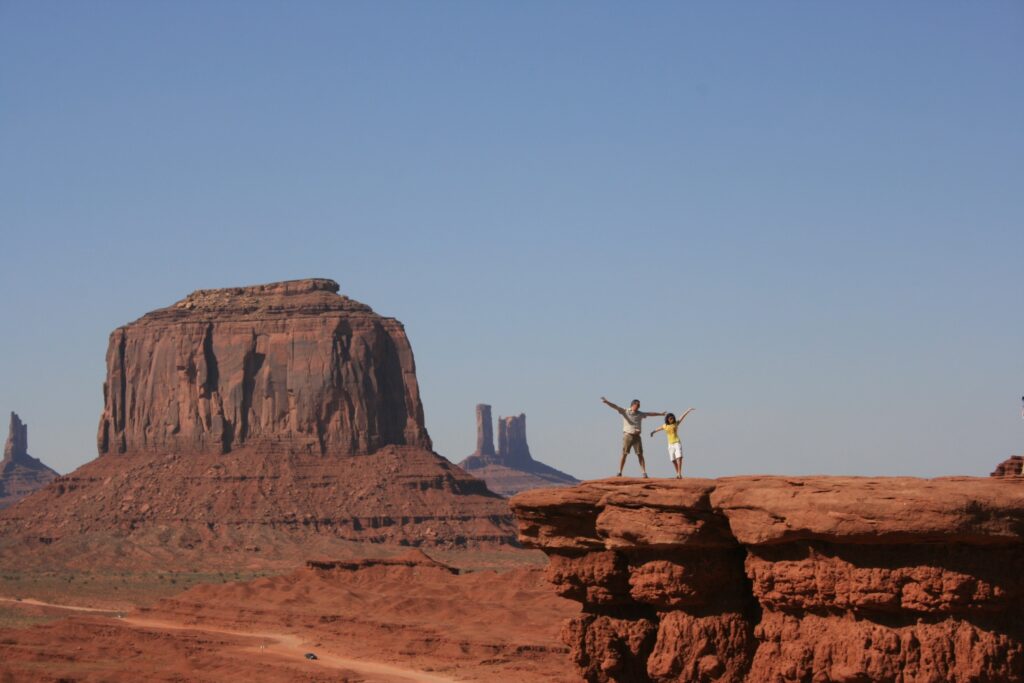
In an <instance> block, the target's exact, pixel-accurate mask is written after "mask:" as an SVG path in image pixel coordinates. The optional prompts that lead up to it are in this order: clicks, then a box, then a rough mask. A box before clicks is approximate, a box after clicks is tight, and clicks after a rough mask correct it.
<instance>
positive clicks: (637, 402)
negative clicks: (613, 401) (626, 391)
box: [629, 398, 640, 406]
mask: <svg viewBox="0 0 1024 683" xmlns="http://www.w3.org/2000/svg"><path fill="white" fill-rule="evenodd" d="M629 405H631V406H638V405H640V399H638V398H634V399H633V400H632V401H630V402H629Z"/></svg>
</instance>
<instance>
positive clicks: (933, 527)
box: [511, 477, 1024, 683]
mask: <svg viewBox="0 0 1024 683" xmlns="http://www.w3.org/2000/svg"><path fill="white" fill-rule="evenodd" d="M511 505H512V507H513V511H514V512H515V514H516V516H517V518H518V520H519V529H520V540H521V541H522V542H523V543H524V544H526V545H528V546H533V547H537V548H540V549H542V550H544V552H545V553H547V554H548V556H549V558H550V561H549V565H548V570H547V576H548V579H549V580H550V581H551V582H552V583H553V584H554V586H555V590H556V592H558V593H559V594H560V595H562V596H563V597H567V598H570V599H572V600H576V601H578V602H581V603H582V604H583V609H584V614H583V615H582V616H580V617H578V618H575V619H573V620H571V621H570V622H569V623H568V624H567V625H566V627H565V629H564V630H563V638H564V640H565V642H566V643H567V644H568V645H569V646H570V647H571V648H572V653H573V660H574V662H575V663H576V665H577V667H578V670H579V671H580V673H581V675H582V676H583V677H584V678H585V679H586V680H588V681H659V682H660V681H723V682H725V681H757V682H760V681H773V682H777V681H786V682H788V681H794V682H795V681H815V682H818V681H845V682H848V683H850V682H854V681H857V682H860V681H893V682H894V683H895V682H897V681H898V682H908V681H964V682H965V681H1019V680H1024V622H1022V621H1021V619H1020V616H1019V615H1020V614H1021V610H1022V608H1024V491H1022V490H1021V489H1020V487H1018V486H1017V485H1016V484H1014V483H1012V482H1008V481H1003V480H996V479H977V478H948V479H934V480H922V479H910V478H892V479H889V478H877V479H869V478H838V477H809V478H787V477H733V478H727V479H720V480H693V479H689V480H682V481H673V480H667V481H650V480H629V479H626V480H621V479H615V480H604V481H596V482H588V483H585V484H583V485H581V486H577V487H574V488H569V489H553V490H536V491H529V492H527V493H523V494H520V495H518V496H516V497H515V498H513V499H512V501H511Z"/></svg>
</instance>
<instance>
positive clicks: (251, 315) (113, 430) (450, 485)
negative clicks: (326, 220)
mask: <svg viewBox="0 0 1024 683" xmlns="http://www.w3.org/2000/svg"><path fill="white" fill-rule="evenodd" d="M337 291H338V284H337V283H335V282H333V281H331V280H321V279H310V280H297V281H291V282H281V283H274V284H268V285H257V286H252V287H236V288H230V289H222V290H200V291H197V292H194V293H193V294H191V295H189V296H188V297H186V298H185V299H184V300H182V301H179V302H178V303H176V304H174V305H173V306H170V307H168V308H163V309H160V310H158V311H154V312H153V313H150V314H148V315H145V316H143V317H142V318H141V319H139V320H137V321H136V322H134V323H131V324H129V325H126V326H124V327H121V328H118V329H117V330H115V331H114V332H113V334H112V335H111V337H110V347H109V350H108V353H107V378H106V382H105V383H104V388H103V389H104V390H103V393H104V399H105V402H104V408H103V413H102V416H101V418H100V427H99V442H98V447H99V457H98V458H96V459H95V460H94V461H92V462H90V463H87V464H86V465H83V466H82V467H80V468H78V469H77V470H75V471H74V472H72V473H71V474H68V475H66V476H63V477H60V478H58V479H57V480H55V481H54V482H53V484H52V485H51V486H49V487H48V488H46V489H45V490H42V491H39V492H37V493H36V494H35V495H33V496H30V497H28V498H26V499H24V500H22V501H20V502H19V503H17V504H15V505H13V506H11V507H10V508H8V509H6V510H4V511H3V512H2V513H0V566H10V565H12V564H14V565H18V566H26V565H31V566H48V565H50V564H52V563H55V562H59V563H60V564H61V565H68V566H81V567H86V566H89V567H104V566H115V567H119V568H133V567H134V568H140V567H153V566H159V567H165V568H169V567H175V566H187V567H208V566H211V565H216V566H225V565H227V566H231V565H234V566H239V565H240V564H241V565H243V566H262V567H266V566H280V565H282V564H283V565H285V566H288V565H289V564H291V565H294V564H296V563H299V562H302V561H304V560H306V559H308V557H309V556H310V554H320V555H326V556H332V555H334V556H342V557H344V556H345V555H346V546H345V544H346V543H349V542H351V541H369V542H383V543H399V544H403V545H414V546H420V545H422V546H427V547H442V548H451V547H478V546H481V545H484V546H497V545H503V544H509V543H514V542H515V532H514V525H513V522H512V519H511V515H510V513H509V510H508V506H507V503H506V502H505V501H504V500H502V499H501V498H500V497H499V496H497V495H495V494H493V493H491V492H490V491H488V490H487V488H486V487H485V485H484V483H483V482H482V481H480V480H478V479H475V478H473V477H471V476H469V475H467V474H466V473H465V472H463V471H462V470H460V469H459V468H458V467H455V466H454V465H452V464H451V463H449V462H448V461H447V460H445V459H444V458H442V457H440V456H439V455H437V454H436V453H433V452H431V451H430V443H431V442H430V437H429V435H428V434H427V430H426V427H425V426H424V421H423V406H422V404H421V402H420V396H419V389H418V385H417V381H416V372H415V364H414V361H413V355H412V348H411V346H410V345H409V341H408V339H407V338H406V335H405V332H404V330H403V328H402V325H401V323H399V322H398V321H397V320H394V319H393V318H384V317H381V316H379V315H377V314H376V313H374V312H373V311H372V310H371V309H370V308H369V307H368V306H366V305H364V304H361V303H358V302H356V301H353V300H351V299H349V298H347V297H344V296H340V295H338V294H337Z"/></svg>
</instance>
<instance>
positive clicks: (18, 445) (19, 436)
mask: <svg viewBox="0 0 1024 683" xmlns="http://www.w3.org/2000/svg"><path fill="white" fill-rule="evenodd" d="M26 460H28V425H27V424H25V423H24V422H22V421H21V418H19V417H18V414H17V413H15V412H13V411H12V412H11V425H10V428H9V429H8V431H7V443H5V444H4V462H5V463H7V462H24V461H26Z"/></svg>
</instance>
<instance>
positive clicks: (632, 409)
mask: <svg viewBox="0 0 1024 683" xmlns="http://www.w3.org/2000/svg"><path fill="white" fill-rule="evenodd" d="M601 402H602V403H604V404H605V405H606V406H608V407H609V408H611V409H612V410H614V411H615V412H617V413H618V414H619V415H621V416H622V458H621V459H620V460H619V473H618V474H617V475H615V476H617V477H621V476H622V468H623V467H625V466H626V456H627V455H629V449H631V448H632V449H634V450H635V451H636V457H637V459H638V460H639V461H640V471H642V472H643V473H644V478H645V479H646V478H647V465H646V464H645V463H644V443H643V441H642V440H641V439H640V423H641V422H642V421H643V419H644V418H645V417H657V416H659V415H664V414H665V413H642V412H640V400H639V399H635V398H634V399H633V400H632V401H631V402H630V404H629V408H628V409H624V408H621V407H619V406H617V405H615V404H614V403H612V402H611V401H609V400H608V399H606V398H605V397H604V396H602V397H601Z"/></svg>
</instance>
